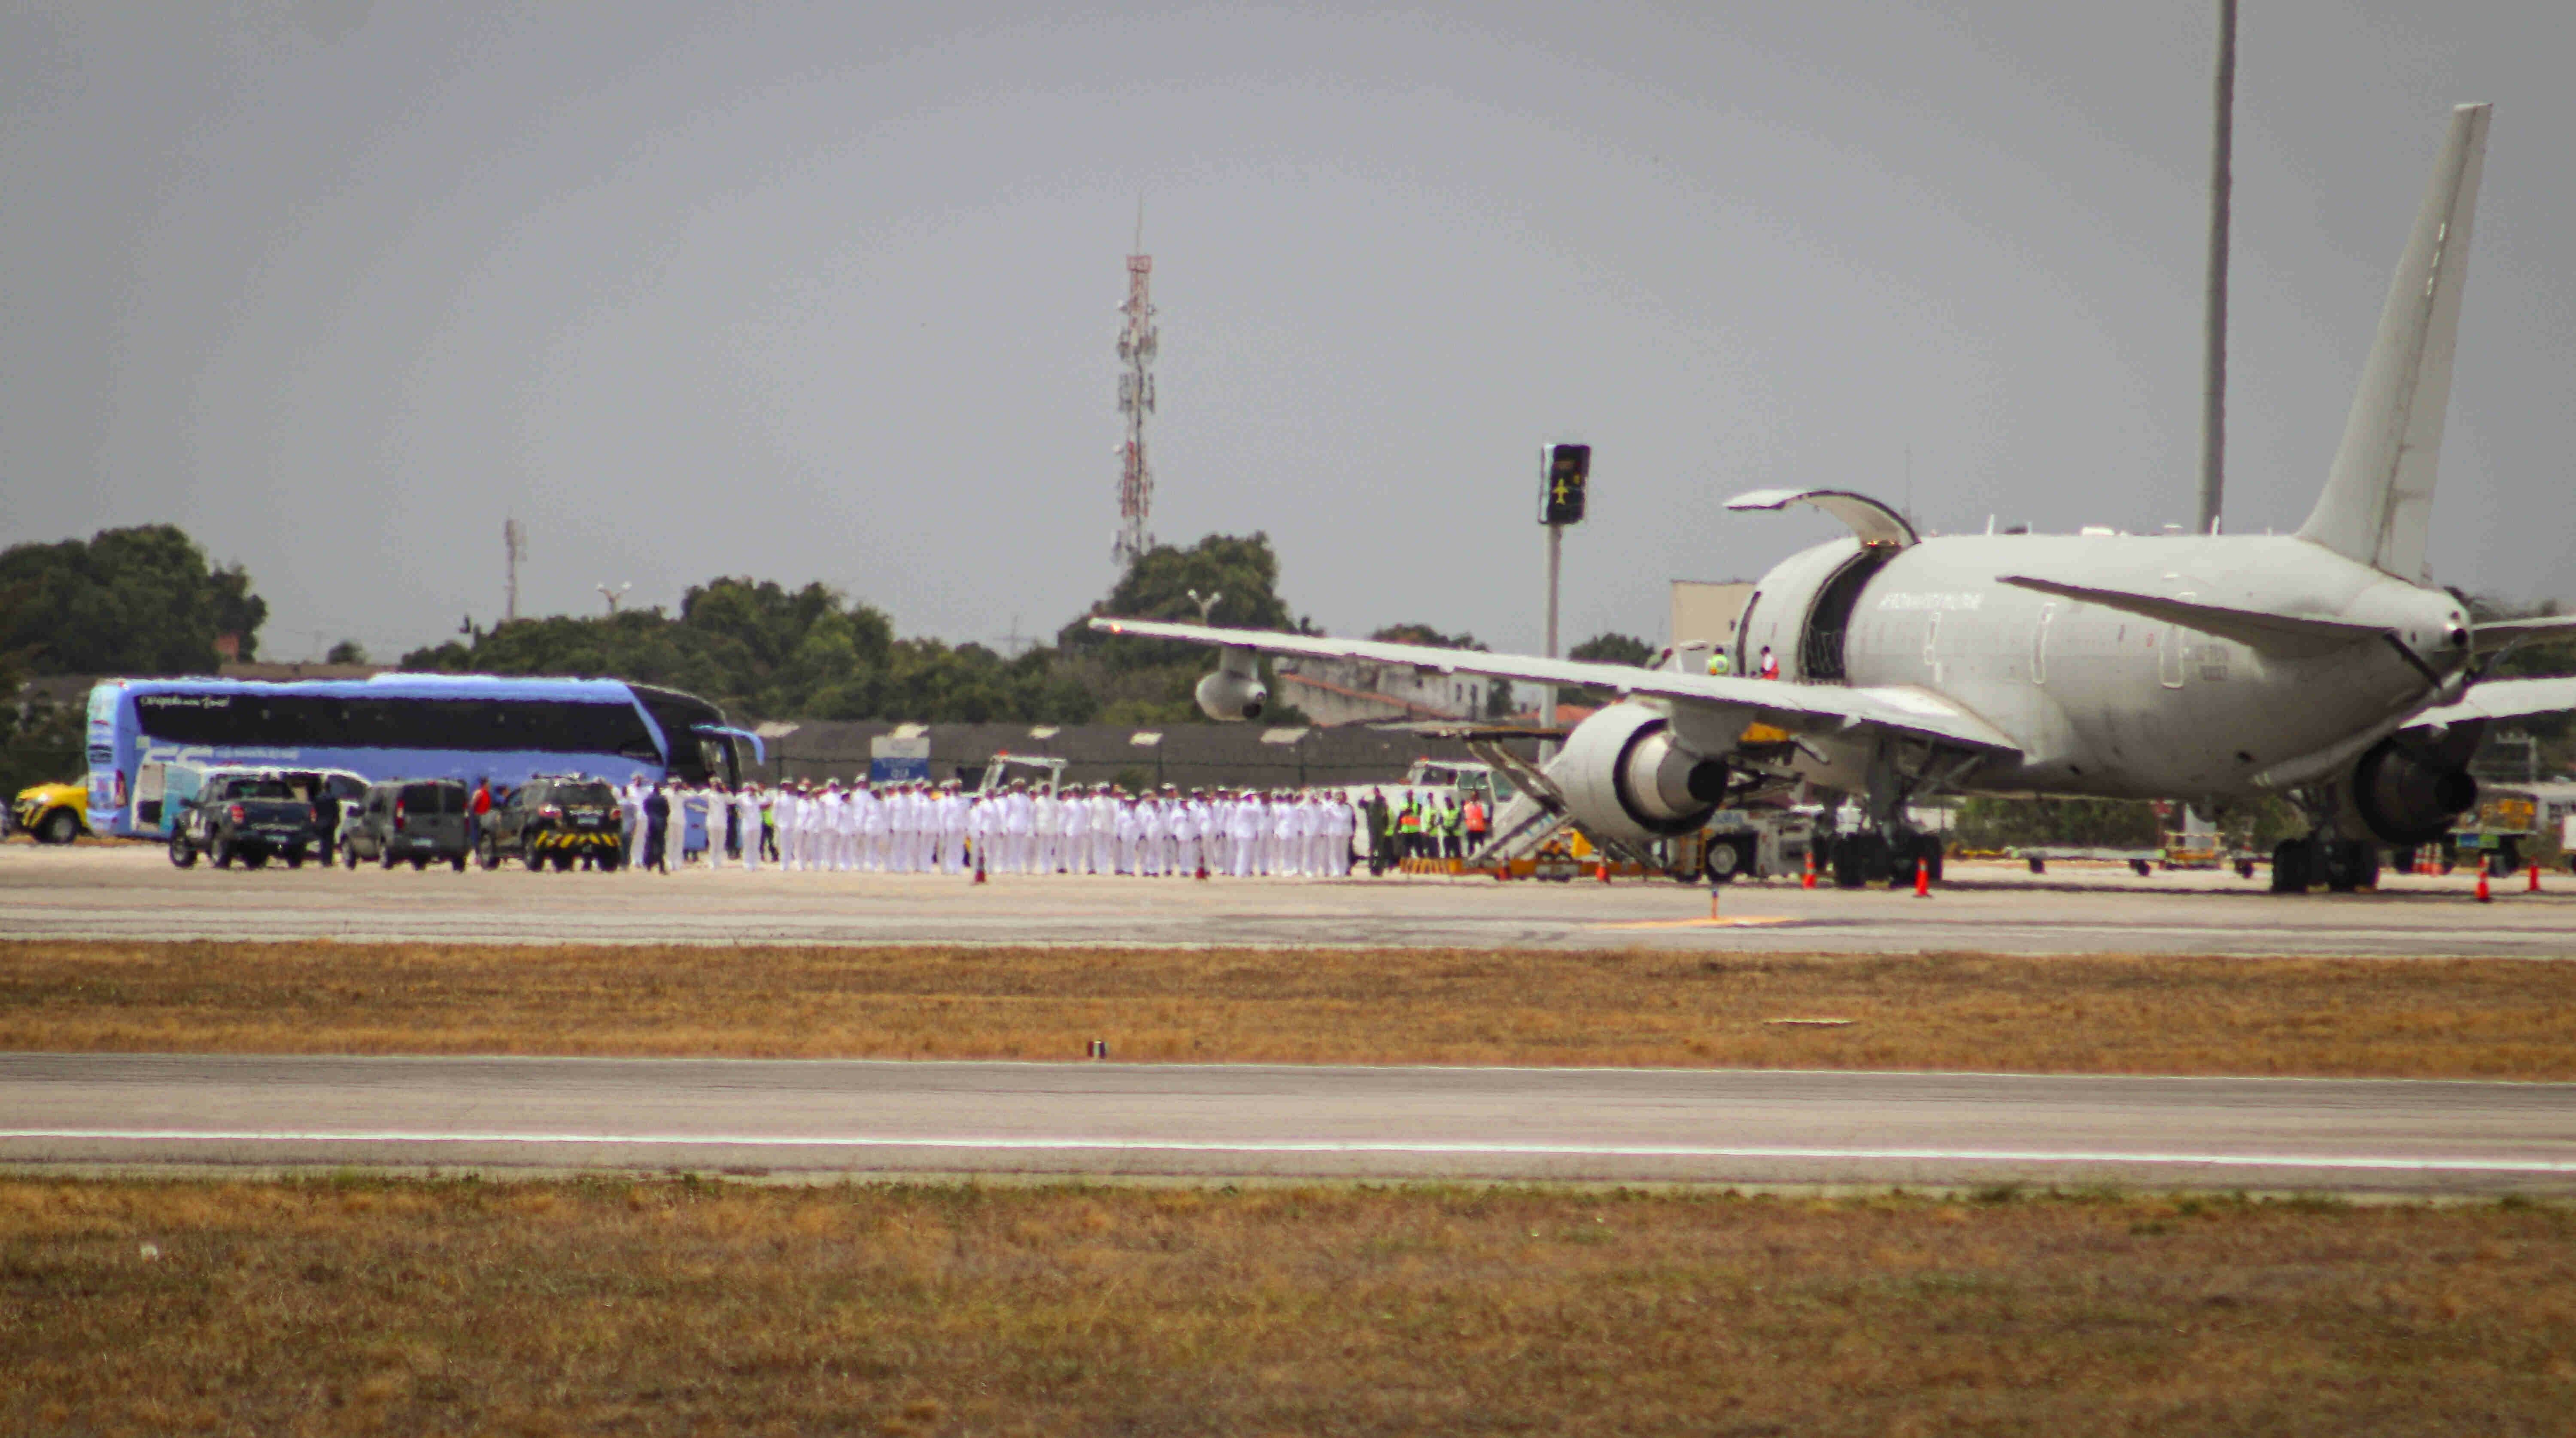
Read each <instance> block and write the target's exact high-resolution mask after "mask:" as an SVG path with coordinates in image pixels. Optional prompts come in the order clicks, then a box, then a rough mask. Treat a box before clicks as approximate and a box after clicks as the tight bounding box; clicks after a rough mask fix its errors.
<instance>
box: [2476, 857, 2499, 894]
mask: <svg viewBox="0 0 2576 1438" xmlns="http://www.w3.org/2000/svg"><path fill="white" fill-rule="evenodd" d="M2478 902H2479V903H2481V904H2492V903H2494V902H2495V895H2493V894H2490V893H2488V892H2487V866H2486V864H2485V862H2484V861H2480V863H2479V864H2478Z"/></svg>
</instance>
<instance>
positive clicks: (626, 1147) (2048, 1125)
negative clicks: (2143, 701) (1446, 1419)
mask: <svg viewBox="0 0 2576 1438" xmlns="http://www.w3.org/2000/svg"><path fill="white" fill-rule="evenodd" d="M0 1097H5V1100H6V1102H5V1104H0V1165H6V1166H11V1167H21V1168H27V1167H34V1168H46V1169H55V1170H61V1169H70V1170H73V1171H90V1170H130V1169H132V1168H135V1167H137V1166H143V1167H149V1168H158V1169H162V1170H165V1171H166V1170H170V1169H174V1168H175V1169H177V1170H178V1171H182V1172H200V1173H202V1172H206V1171H210V1170H211V1171H218V1172H220V1171H225V1170H231V1171H235V1172H240V1171H244V1170H250V1171H258V1172H273V1171H276V1170H278V1169H282V1168H283V1169H306V1170H312V1169H336V1168H349V1167H374V1168H392V1169H397V1170H410V1171H417V1170H420V1169H424V1168H429V1169H438V1170H442V1171H446V1172H451V1173H453V1172H455V1171H458V1170H460V1169H464V1170H473V1171H477V1172H484V1173H491V1174H494V1175H496V1176H506V1175H508V1174H510V1173H512V1172H520V1173H539V1172H542V1173H563V1172H585V1171H587V1172H601V1171H607V1172H625V1173H636V1172H642V1173H663V1172H670V1171H673V1170H677V1171H682V1172H692V1173H709V1174H718V1173H722V1174H732V1175H735V1176H741V1177H760V1178H769V1179H773V1180H793V1181H809V1182H814V1181H830V1180H833V1179H838V1178H845V1177H853V1176H863V1175H864V1176H885V1175H914V1176H920V1175H934V1174H953V1173H959V1172H968V1171H971V1172H976V1173H980V1174H990V1175H1000V1176H1014V1177H1019V1176H1032V1177H1062V1176H1087V1177H1108V1176H1125V1177H1149V1178H1166V1179H1185V1180H1201V1181H1205V1180H1210V1179H1216V1178H1230V1177H1245V1178H1257V1179H1285V1180H1329V1181H1346V1180H1390V1179H1432V1180H1474V1181H1483V1180H1504V1181H1541V1182H1637V1183H1671V1182H1684V1183H1696V1184H1740V1185H1773V1184H1788V1185H1800V1186H1805V1185H1834V1186H1840V1185H1855V1184H1857V1185H1872V1186H1875V1185H1891V1184H1893V1185H1930V1186H1953V1185H1968V1184H1977V1185H1985V1184H2003V1183H2021V1184H2033V1185H2041V1186H2049V1187H2059V1188H2068V1187H2089V1186H2099V1185H2119V1186H2123V1187H2132V1188H2149V1189H2153V1190H2158V1191H2162V1190H2176V1189H2221V1190H2234V1189H2245V1190H2271V1191H2281V1190H2291V1191H2306V1192H2335V1193H2349V1194H2386V1195H2409V1196H2421V1195H2427V1194H2435V1193H2441V1194H2507V1193H2519V1194H2567V1193H2576V1085H2569V1084H2510V1083H2454V1082H2405V1081H2374V1080H2298V1079H2237V1078H2148V1077H2131V1076H2115V1077H2098V1076H2078V1077H2068V1076H2048V1075H2014V1074H1925V1073H1801V1072H1724V1071H1721V1072H1687V1071H1649V1070H1629V1069H1511V1068H1486V1069H1443V1068H1349V1067H1334V1066H1295V1067H1291V1066H1269V1065H1251V1066H1245V1065H1179V1064H1173V1065H1121V1064H1078V1063H1074V1064H1026V1063H1018V1064H1008V1063H1004V1064H997V1063H867V1062H811V1061H807V1062H780V1061H744V1060H672V1059H529V1058H484V1059H475V1058H343V1057H299V1058H275V1057H264V1056H202V1055H87V1054H85V1055H55V1054H11V1055H0Z"/></svg>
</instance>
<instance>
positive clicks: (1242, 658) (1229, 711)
mask: <svg viewBox="0 0 2576 1438" xmlns="http://www.w3.org/2000/svg"><path fill="white" fill-rule="evenodd" d="M1222 652H1223V654H1224V656H1225V657H1224V660H1223V661H1222V665H1221V667H1219V668H1218V670H1217V671H1216V672H1215V673H1213V674H1210V675H1208V676H1207V677H1206V678H1204V679H1201V680H1200V681H1199V691H1198V700H1199V712H1200V713H1202V714H1205V715H1206V716H1207V717H1209V718H1210V719H1214V720H1217V721H1219V722H1220V723H1230V722H1232V721H1234V720H1238V719H1258V718H1260V717H1261V710H1262V706H1264V705H1266V704H1268V703H1269V702H1270V687H1269V686H1268V685H1266V684H1264V683H1262V682H1261V671H1260V670H1259V669H1258V668H1257V667H1256V666H1255V664H1254V662H1253V655H1252V651H1251V650H1249V649H1228V650H1224V651H1222Z"/></svg>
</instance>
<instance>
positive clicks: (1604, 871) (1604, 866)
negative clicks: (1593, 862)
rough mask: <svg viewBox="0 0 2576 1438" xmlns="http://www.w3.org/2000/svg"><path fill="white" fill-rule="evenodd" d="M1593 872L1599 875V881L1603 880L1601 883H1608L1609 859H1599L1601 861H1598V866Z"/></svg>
mask: <svg viewBox="0 0 2576 1438" xmlns="http://www.w3.org/2000/svg"><path fill="white" fill-rule="evenodd" d="M1593 872H1595V873H1597V874H1599V875H1600V876H1601V882H1603V883H1605V884H1606V883H1609V882H1610V861H1609V860H1607V859H1604V860H1602V861H1601V863H1600V866H1599V867H1598V868H1596V869H1595V870H1594V871H1593Z"/></svg>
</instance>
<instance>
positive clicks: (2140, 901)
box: [0, 841, 2576, 958]
mask: <svg viewBox="0 0 2576 1438" xmlns="http://www.w3.org/2000/svg"><path fill="white" fill-rule="evenodd" d="M2543 882H2544V886H2545V888H2544V892H2542V893H2540V894H2530V893H2526V892H2524V885H2525V881H2524V880H2523V879H2522V878H2520V877H2516V878H2513V879H2510V880H2506V881H2502V882H2500V883H2498V884H2496V885H2495V886H2494V891H2495V902H2493V903H2488V904H2479V903H2477V902H2476V901H2475V900H2474V898H2473V897H2472V892H2471V891H2472V888H2473V886H2474V884H2475V879H2474V878H2473V877H2472V876H2471V875H2468V874H2466V873H2462V874H2455V875H2450V876H2446V877H2442V878H2417V877H2413V876H2404V877H2399V876H2392V877H2391V878H2390V879H2389V880H2388V881H2387V884H2386V886H2385V887H2384V888H2383V889H2382V890H2381V891H2380V892H2378V893H2375V894H2350V895H2327V894H2323V893H2319V894H2314V895H2310V896H2307V897H2305V898H2284V897H2275V896H2273V895H2271V894H2269V893H2267V892H2264V884H2263V880H2262V879H2261V877H2260V876H2259V874H2258V877H2257V878H2256V879H2254V880H2252V881H2247V880H2243V879H2239V878H2237V877H2236V876H2235V875H2234V874H2233V873H2157V874H2153V875H2150V876H2147V877H2144V878H2141V877H2137V876H2135V875H2132V874H2131V873H2129V871H2128V870H2127V869H2126V868H2124V867H2119V866H2113V865H2073V864H2065V863H2060V864H2057V865H2054V866H2052V869H2051V871H2050V873H2049V874H2048V875H2046V876H2044V877H2042V876H2035V875H2032V874H2030V873H2028V872H2027V871H2026V870H2025V869H2024V868H2023V867H2022V866H2021V865H2018V864H2002V863H1990V864H1965V863H1962V864H1955V865H1953V866H1952V868H1951V882H1949V883H1947V884H1945V885H1943V886H1942V887H1941V888H1940V889H1938V890H1936V891H1935V893H1934V894H1933V896H1932V897H1930V898H1928V899H1917V898H1915V897H1914V896H1913V895H1912V894H1911V893H1906V892H1895V893H1891V892H1888V891H1886V890H1883V889H1880V890H1866V891H1856V892H1845V891H1839V890H1835V889H1832V888H1822V889H1817V890H1812V891H1808V890H1802V889H1800V888H1799V887H1798V886H1797V884H1796V883H1795V882H1794V881H1786V880H1783V881H1772V882H1762V883H1739V884H1735V885H1731V886H1728V887H1727V888H1726V889H1724V890H1722V891H1720V893H1719V902H1718V915H1717V917H1716V918H1715V919H1714V920H1712V919H1711V918H1710V914H1709V898H1710V895H1709V891H1708V890H1707V889H1705V888H1694V887H1688V886H1684V885H1681V884H1676V883H1673V882H1671V881H1668V880H1657V881H1646V880H1627V881H1622V882H1619V883H1615V884H1607V885H1604V884H1598V883H1592V882H1577V883H1565V884H1558V883H1536V882H1520V883H1510V884H1502V883H1496V882H1493V881H1492V880H1489V879H1447V878H1439V879H1429V878H1423V879H1405V878H1394V877H1389V878H1382V879H1369V878H1366V877H1361V878H1357V879H1351V880H1335V881H1320V880H1268V879H1245V880H1234V879H1219V880H1210V881H1208V882H1205V883H1200V882H1197V881H1194V880H1188V879H1136V878H1110V877H1095V878H1073V877H1066V876H1050V877H1045V878H1013V877H997V878H995V879H993V880H992V881H991V882H990V883H987V884H983V885H976V884H972V883H970V882H969V881H968V880H966V879H963V878H946V877H937V876H927V875H918V876H916V875H906V876H885V875H858V874H801V873H800V874H786V873H780V872H778V871H777V870H775V869H770V870H764V871H763V872H762V873H760V874H757V875H750V874H745V873H742V872H741V871H739V870H738V869H737V870H727V871H724V872H721V873H707V872H704V871H692V872H683V873H678V874H673V875H669V876H662V875H651V874H635V873H625V874H585V873H572V874H554V873H543V874H531V873H528V872H526V871H524V870H521V869H517V868H504V869H502V870H499V871H497V872H494V873H484V872H481V871H479V870H469V871H468V872H466V873H462V874H457V873H452V872H449V871H447V870H445V869H432V870H429V871H428V872H425V873H421V872H414V871H412V870H410V869H402V870H397V871H392V872H386V871H381V870H377V869H373V868H365V869H360V870H358V871H357V872H355V873H351V872H347V871H344V870H339V869H333V870H329V871H318V870H316V869H313V868H306V869H304V870H301V871H289V870H286V869H283V868H279V867H271V868H269V869H264V870H261V871H259V872H256V873H247V872H242V871H238V870H236V871H232V872H218V871H216V870H214V869H212V868H209V867H206V866H204V865H200V866H198V867H197V868H195V869H192V870H187V871H181V870H178V869H174V868H172V867H171V866H170V864H169V862H168V861H167V860H166V859H165V858H164V857H163V856H162V853H161V851H160V850H159V849H157V848H154V847H151V846H146V845H140V844H124V845H93V844H82V845H76V846H72V847H69V848H42V847H38V846H36V845H32V844H28V843H25V842H23V841H21V842H13V843H9V844H5V845H0V917H5V919H6V928H5V930H0V933H5V934H7V935H8V936H10V937H14V938H22V939H46V938H129V939H182V938H184V939H268V940H292V939H313V938H333V939H340V940H344V941H362V942H363V941H391V940H432V941H451V942H452V941H477V942H503V943H509V942H532V941H533V942H586V943H672V942H689V943H738V942H776V943H833V944H880V943H942V944H949V943H975V944H1031V943H1055V944H1112V945H1129V944H1180V945H1231V944H1244V945H1256V946H1278V945H1398V946H1412V947H1428V946H1451V945H1466V946H1472V947H1487V948H1557V949H1578V948H1581V949H1590V948H1604V947H1610V948H1625V947H1629V946H1644V947H1651V948H1668V949H1711V950H1721V949H1722V950H1736V951H1741V950H1772V951H1801V952H1813V951H1819V950H1822V951H1837V952H1916V951H1926V950H1934V951H1937V950H1988V951H1995V952H2004V953H2095V952H2143V953H2194V954H2333V955H2355V956H2402V957H2412V956H2422V955H2462V956H2486V957H2521V958H2559V957H2564V956H2567V955H2569V954H2570V953H2571V952H2576V878H2571V877H2569V876H2568V875H2567V874H2565V873H2563V872H2560V873H2554V874H2551V875H2548V876H2546V877H2545V878H2544V881H2543Z"/></svg>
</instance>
